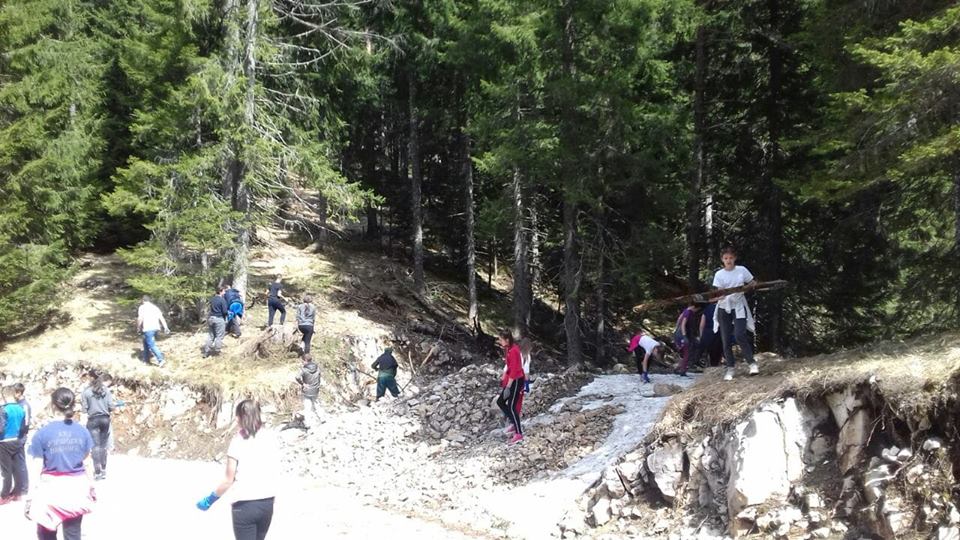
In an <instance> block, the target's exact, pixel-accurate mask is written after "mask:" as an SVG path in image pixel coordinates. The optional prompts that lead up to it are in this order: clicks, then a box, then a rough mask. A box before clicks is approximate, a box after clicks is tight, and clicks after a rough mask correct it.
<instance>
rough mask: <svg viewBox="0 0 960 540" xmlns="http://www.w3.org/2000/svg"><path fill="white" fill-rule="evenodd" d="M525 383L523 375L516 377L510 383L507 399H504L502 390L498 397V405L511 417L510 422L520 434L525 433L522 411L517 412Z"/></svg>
mask: <svg viewBox="0 0 960 540" xmlns="http://www.w3.org/2000/svg"><path fill="white" fill-rule="evenodd" d="M523 383H524V380H523V378H522V377H521V378H519V379H514V380H513V382H511V383H510V386H508V387H507V390H508V397H507V399H504V397H503V391H502V390H501V391H500V397H498V398H497V406H498V407H500V410H501V411H503V414H504V415H505V416H506V417H507V418H508V419H510V422H511V423H512V424H513V427H514V429H516V430H517V434H519V435H523V430H522V429H520V413H518V412H517V401H519V400H520V394H521V393H522V392H523Z"/></svg>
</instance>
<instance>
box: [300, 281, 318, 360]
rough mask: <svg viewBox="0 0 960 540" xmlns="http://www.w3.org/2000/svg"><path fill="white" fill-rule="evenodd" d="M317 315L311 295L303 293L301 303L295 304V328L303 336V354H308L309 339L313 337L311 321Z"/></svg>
mask: <svg viewBox="0 0 960 540" xmlns="http://www.w3.org/2000/svg"><path fill="white" fill-rule="evenodd" d="M316 317H317V308H316V306H314V305H313V297H312V296H310V295H309V294H307V295H304V297H303V303H302V304H300V305H299V306H297V329H298V330H300V335H302V336H303V354H310V340H311V339H313V322H314V320H315V319H316Z"/></svg>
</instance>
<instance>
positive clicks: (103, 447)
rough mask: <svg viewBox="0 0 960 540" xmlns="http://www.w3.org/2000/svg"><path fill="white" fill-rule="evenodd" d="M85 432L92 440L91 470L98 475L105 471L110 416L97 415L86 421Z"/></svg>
mask: <svg viewBox="0 0 960 540" xmlns="http://www.w3.org/2000/svg"><path fill="white" fill-rule="evenodd" d="M87 431H89V432H90V437H91V438H93V450H91V451H90V457H92V458H93V470H94V472H96V473H97V474H100V473H102V472H104V471H106V470H107V444H108V443H109V441H110V416H109V415H106V414H98V415H97V416H91V417H90V418H88V419H87Z"/></svg>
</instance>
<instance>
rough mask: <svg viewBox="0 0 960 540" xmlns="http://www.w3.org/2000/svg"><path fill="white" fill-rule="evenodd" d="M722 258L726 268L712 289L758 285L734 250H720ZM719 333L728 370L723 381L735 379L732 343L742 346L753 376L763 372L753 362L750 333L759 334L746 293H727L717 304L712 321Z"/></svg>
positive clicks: (718, 274)
mask: <svg viewBox="0 0 960 540" xmlns="http://www.w3.org/2000/svg"><path fill="white" fill-rule="evenodd" d="M720 258H721V260H722V261H723V268H721V269H719V270H717V273H716V274H714V276H713V286H714V287H715V288H717V289H730V288H733V287H742V286H744V285H746V286H748V287H752V286H753V285H756V283H757V282H756V280H754V279H753V274H751V273H750V270H747V268H746V267H745V266H738V265H737V250H736V249H734V248H733V247H725V248H723V250H721V251H720ZM718 329H719V330H720V339H721V340H722V341H723V356H724V358H725V359H726V361H727V370H726V372H725V373H724V375H723V380H725V381H731V380H733V375H734V371H735V370H734V367H735V366H736V358H735V357H734V356H733V342H734V338H736V342H737V344H738V345H740V352H741V353H743V358H744V359H745V360H746V361H747V364H749V365H750V375H756V374H758V373H760V369H759V368H758V367H757V362H756V361H755V360H754V359H753V340H752V338H751V337H750V336H749V335H748V334H747V333H748V332H749V333H751V334H752V333H754V332H756V328H755V325H754V322H753V314H752V313H750V306H749V305H748V304H747V297H746V296H745V295H744V293H742V292H739V293H734V294H728V295H726V296H724V297H722V298H720V300H719V301H718V302H717V312H716V316H715V317H714V319H713V331H714V332H716V331H717V330H718Z"/></svg>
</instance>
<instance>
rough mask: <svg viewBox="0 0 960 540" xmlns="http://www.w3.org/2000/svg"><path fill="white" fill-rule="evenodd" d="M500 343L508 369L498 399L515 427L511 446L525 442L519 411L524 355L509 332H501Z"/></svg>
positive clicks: (498, 403)
mask: <svg viewBox="0 0 960 540" xmlns="http://www.w3.org/2000/svg"><path fill="white" fill-rule="evenodd" d="M498 342H499V343H500V346H501V347H503V352H504V353H505V356H504V363H505V364H506V367H507V369H506V371H504V373H503V376H502V377H501V378H500V396H499V397H497V406H498V407H500V410H501V411H503V414H504V416H506V417H507V418H508V419H509V420H510V423H511V424H512V427H513V430H512V431H510V432H509V433H511V434H512V435H513V437H512V438H511V439H510V443H509V444H516V443H518V442H520V441H522V440H523V429H522V428H521V427H520V412H519V411H518V405H519V401H520V399H521V397H522V396H523V387H524V383H525V378H524V376H523V355H522V354H521V353H520V347H519V346H517V344H516V343H515V342H514V340H513V334H511V333H510V331H509V330H502V331H501V332H500V335H499V339H498Z"/></svg>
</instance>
